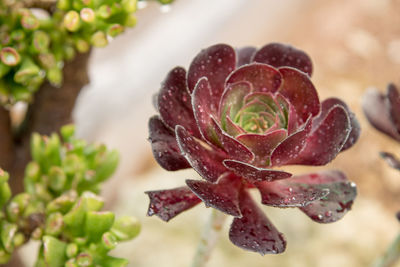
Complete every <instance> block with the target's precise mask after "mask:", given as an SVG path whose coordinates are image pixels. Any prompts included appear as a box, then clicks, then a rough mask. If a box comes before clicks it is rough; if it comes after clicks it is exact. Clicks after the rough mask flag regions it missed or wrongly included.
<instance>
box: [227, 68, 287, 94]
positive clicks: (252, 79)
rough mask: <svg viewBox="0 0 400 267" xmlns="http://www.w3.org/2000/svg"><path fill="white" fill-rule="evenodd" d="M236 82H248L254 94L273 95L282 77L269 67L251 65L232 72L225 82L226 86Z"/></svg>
mask: <svg viewBox="0 0 400 267" xmlns="http://www.w3.org/2000/svg"><path fill="white" fill-rule="evenodd" d="M237 82H249V83H250V84H251V85H252V86H253V89H254V91H256V92H271V93H274V92H276V91H277V90H278V88H279V87H280V85H281V83H282V76H281V74H280V73H279V71H278V70H276V69H274V68H273V67H271V66H268V65H265V64H259V63H252V64H248V65H244V66H241V67H240V68H238V69H236V70H235V71H233V72H232V73H231V74H230V75H229V77H228V78H227V80H226V86H229V84H233V83H237Z"/></svg>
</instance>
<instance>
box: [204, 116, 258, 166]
mask: <svg viewBox="0 0 400 267" xmlns="http://www.w3.org/2000/svg"><path fill="white" fill-rule="evenodd" d="M211 125H212V127H213V128H214V131H215V133H216V136H217V137H218V140H220V141H221V145H222V148H223V149H224V150H225V151H226V152H227V154H228V155H229V157H230V158H232V159H236V160H241V161H246V162H249V161H252V160H253V159H254V154H253V152H251V151H250V150H249V149H248V148H247V147H246V146H245V145H243V144H242V143H240V142H239V141H238V140H236V139H234V138H232V137H231V136H230V135H228V134H226V133H225V132H224V131H223V130H222V129H221V127H220V126H219V125H218V123H217V122H216V120H215V119H214V118H212V121H211Z"/></svg>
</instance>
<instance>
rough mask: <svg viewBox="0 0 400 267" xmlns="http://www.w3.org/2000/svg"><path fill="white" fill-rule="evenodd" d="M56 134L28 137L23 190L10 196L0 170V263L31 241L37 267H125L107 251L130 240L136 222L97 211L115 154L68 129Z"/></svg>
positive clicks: (135, 232) (5, 176) (137, 229)
mask: <svg viewBox="0 0 400 267" xmlns="http://www.w3.org/2000/svg"><path fill="white" fill-rule="evenodd" d="M61 136H62V140H61V139H60V137H59V136H58V135H57V134H52V135H51V136H40V135H39V134H34V135H33V136H32V138H31V154H32V161H31V162H30V163H29V164H28V165H27V167H26V170H25V178H24V185H25V192H23V193H20V194H17V195H15V196H14V197H13V198H11V191H10V187H9V185H8V179H9V175H8V173H7V172H5V171H3V170H1V169H0V207H2V211H1V212H0V264H3V263H6V262H8V260H9V259H10V257H11V254H12V253H13V251H14V250H15V249H16V248H17V247H19V246H21V245H23V244H24V243H25V242H26V241H28V240H29V239H34V240H39V241H40V242H41V247H40V250H39V254H38V259H37V262H36V266H37V267H41V266H52V267H57V266H60V267H63V266H68V267H72V266H110V267H118V266H126V265H127V264H128V261H127V260H125V259H120V258H115V257H112V256H109V255H108V252H109V251H111V250H112V249H114V248H115V247H116V245H117V244H118V243H119V242H122V241H127V240H131V239H133V238H134V237H136V236H137V235H138V234H139V232H140V224H139V222H138V221H137V220H136V219H135V218H133V217H130V216H124V217H120V218H115V214H114V213H112V212H110V211H102V208H103V205H104V200H103V199H102V198H101V197H100V196H98V195H97V194H98V193H99V188H100V185H101V183H102V182H104V181H105V180H107V179H108V178H109V177H110V176H111V175H112V174H113V172H114V171H115V169H116V167H117V164H118V158H119V157H118V153H117V152H116V151H115V150H111V151H110V150H108V149H107V148H106V147H105V146H104V145H96V144H87V143H86V142H85V141H84V140H81V139H77V138H75V137H74V127H73V126H72V125H67V126H64V127H63V128H62V129H61ZM10 198H11V199H10Z"/></svg>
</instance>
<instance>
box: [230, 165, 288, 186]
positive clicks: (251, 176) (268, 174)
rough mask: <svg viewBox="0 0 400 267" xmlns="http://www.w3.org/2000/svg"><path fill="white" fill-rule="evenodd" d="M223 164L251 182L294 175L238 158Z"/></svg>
mask: <svg viewBox="0 0 400 267" xmlns="http://www.w3.org/2000/svg"><path fill="white" fill-rule="evenodd" d="M223 164H224V165H225V167H227V168H228V169H229V170H231V171H233V172H234V173H235V174H236V175H238V176H242V177H243V178H245V179H246V180H248V181H249V182H250V183H256V182H263V181H268V182H271V181H275V180H279V179H286V178H289V177H290V176H292V174H291V173H288V172H284V171H278V170H270V169H264V168H258V167H255V166H252V165H250V164H247V163H244V162H240V161H237V160H224V161H223Z"/></svg>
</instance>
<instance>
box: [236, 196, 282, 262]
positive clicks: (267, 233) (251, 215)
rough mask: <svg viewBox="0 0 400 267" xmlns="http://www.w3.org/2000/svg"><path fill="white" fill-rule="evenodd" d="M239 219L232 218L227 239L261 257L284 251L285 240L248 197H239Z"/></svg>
mask: <svg viewBox="0 0 400 267" xmlns="http://www.w3.org/2000/svg"><path fill="white" fill-rule="evenodd" d="M240 211H241V213H242V217H241V218H234V219H233V222H232V225H231V228H230V230H229V239H230V240H231V242H232V243H233V244H235V245H236V246H238V247H241V248H243V249H247V250H250V251H254V252H258V253H260V254H261V255H265V254H278V253H282V252H283V251H285V249H286V240H285V238H284V236H283V234H281V233H280V232H278V230H277V229H276V228H275V226H274V225H273V224H272V223H271V222H270V220H269V219H268V218H267V217H266V216H265V214H264V213H263V212H262V210H260V208H258V207H257V205H256V204H255V203H254V201H253V200H252V199H251V197H250V195H249V194H248V193H247V192H245V191H243V192H242V193H241V195H240Z"/></svg>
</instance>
